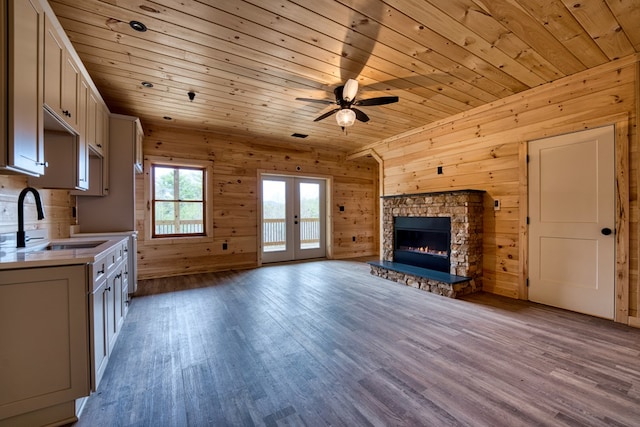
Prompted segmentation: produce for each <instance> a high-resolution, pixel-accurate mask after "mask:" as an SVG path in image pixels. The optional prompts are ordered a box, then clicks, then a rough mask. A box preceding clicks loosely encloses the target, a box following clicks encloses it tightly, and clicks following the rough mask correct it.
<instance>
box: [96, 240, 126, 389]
mask: <svg viewBox="0 0 640 427" xmlns="http://www.w3.org/2000/svg"><path fill="white" fill-rule="evenodd" d="M127 244H128V239H124V240H122V241H121V242H120V243H118V244H117V245H116V246H115V247H114V248H113V249H112V250H111V251H110V252H109V253H107V254H106V255H104V256H102V257H100V258H98V259H96V262H94V264H93V278H94V280H93V291H92V293H91V297H90V309H91V313H90V317H91V327H90V329H91V332H92V337H93V339H92V348H91V360H92V363H91V389H92V390H93V391H96V390H97V389H98V385H99V384H100V380H101V379H102V375H103V374H104V371H105V369H106V367H107V364H108V362H109V355H110V354H111V352H112V351H113V347H114V345H115V343H116V340H117V338H118V335H119V333H120V330H121V329H122V325H123V324H124V318H125V316H126V313H127V310H126V305H127V304H128V299H129V296H128V289H127V280H126V274H125V273H126V271H127V268H128V267H127V264H128V258H127V252H126V250H127Z"/></svg>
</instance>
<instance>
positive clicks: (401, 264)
mask: <svg viewBox="0 0 640 427" xmlns="http://www.w3.org/2000/svg"><path fill="white" fill-rule="evenodd" d="M483 194H484V192H483V191H478V190H462V191H451V192H442V193H425V194H416V195H398V196H385V197H383V198H382V199H383V200H382V202H383V218H382V227H383V242H382V259H381V260H380V261H379V262H370V264H371V274H374V275H377V276H380V277H384V278H386V279H389V280H394V281H396V282H400V283H404V284H406V285H408V286H413V287H416V288H419V289H423V290H425V291H428V292H434V293H438V294H440V295H445V296H449V297H454V298H455V297H456V296H457V295H464V294H467V293H471V292H476V291H478V290H481V289H482V228H483ZM429 271H431V272H433V273H429Z"/></svg>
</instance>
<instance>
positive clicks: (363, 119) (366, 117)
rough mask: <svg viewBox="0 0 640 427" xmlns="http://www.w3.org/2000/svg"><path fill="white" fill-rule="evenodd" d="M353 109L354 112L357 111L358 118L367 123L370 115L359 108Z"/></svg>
mask: <svg viewBox="0 0 640 427" xmlns="http://www.w3.org/2000/svg"><path fill="white" fill-rule="evenodd" d="M352 110H353V112H354V113H356V119H358V120H359V121H361V122H365V123H366V122H368V121H369V116H367V115H366V114H365V113H363V112H362V111H360V110H358V109H357V108H352Z"/></svg>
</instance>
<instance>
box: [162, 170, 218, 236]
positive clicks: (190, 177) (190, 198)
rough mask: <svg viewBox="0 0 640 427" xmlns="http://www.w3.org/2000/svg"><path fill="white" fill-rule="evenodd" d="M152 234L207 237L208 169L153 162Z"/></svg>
mask: <svg viewBox="0 0 640 427" xmlns="http://www.w3.org/2000/svg"><path fill="white" fill-rule="evenodd" d="M152 174H153V178H152V180H151V184H152V187H153V188H152V194H153V199H152V200H153V203H152V205H153V206H152V209H153V213H152V220H153V227H152V230H153V237H181V236H204V235H205V234H206V230H205V212H206V211H205V208H206V207H205V196H204V188H205V175H206V174H205V169H204V168H195V167H176V166H170V165H160V164H154V165H153V167H152Z"/></svg>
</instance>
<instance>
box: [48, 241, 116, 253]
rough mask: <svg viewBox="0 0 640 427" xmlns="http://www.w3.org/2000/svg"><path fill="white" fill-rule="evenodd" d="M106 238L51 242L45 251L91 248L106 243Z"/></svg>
mask: <svg viewBox="0 0 640 427" xmlns="http://www.w3.org/2000/svg"><path fill="white" fill-rule="evenodd" d="M105 242H106V240H101V241H99V242H64V243H50V244H49V245H47V246H45V247H44V248H43V249H41V250H43V251H63V250H68V249H89V248H95V247H97V246H100V245H101V244H103V243H105Z"/></svg>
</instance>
